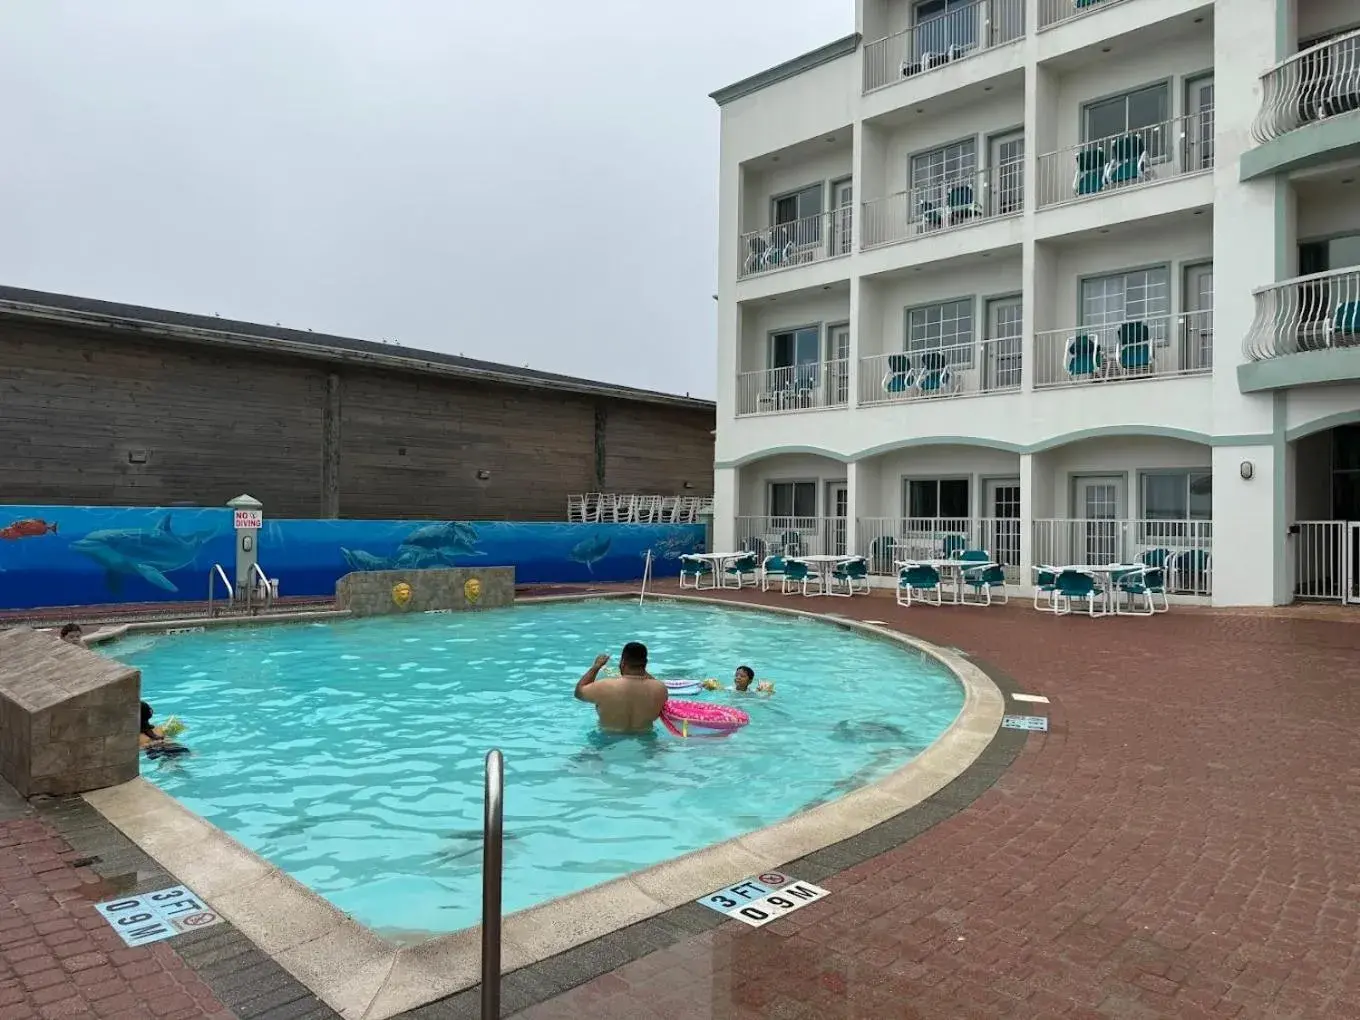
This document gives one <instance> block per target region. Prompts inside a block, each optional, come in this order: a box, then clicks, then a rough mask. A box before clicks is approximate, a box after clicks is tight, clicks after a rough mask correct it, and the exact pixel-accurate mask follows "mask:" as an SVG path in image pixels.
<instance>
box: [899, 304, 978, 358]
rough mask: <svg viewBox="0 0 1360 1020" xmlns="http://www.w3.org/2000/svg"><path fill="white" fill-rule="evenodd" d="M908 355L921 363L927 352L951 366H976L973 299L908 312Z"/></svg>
mask: <svg viewBox="0 0 1360 1020" xmlns="http://www.w3.org/2000/svg"><path fill="white" fill-rule="evenodd" d="M906 318H907V323H906V333H907V336H906V349H907V353H908V354H911V355H913V356H914V357H916V358H917V359H918V360H919V357H920V356H921V355H924V354H926V353H928V352H938V353H939V354H941V355H943V357H944V363H945V364H948V365H962V366H967V365H971V364H972V363H973V336H974V322H973V299H972V298H961V299H960V300H958V301H943V302H941V303H940V304H937V305H923V306H922V307H920V308H908V309H907V312H906ZM925 368H926V370H927V371H929V370H930V366H925Z"/></svg>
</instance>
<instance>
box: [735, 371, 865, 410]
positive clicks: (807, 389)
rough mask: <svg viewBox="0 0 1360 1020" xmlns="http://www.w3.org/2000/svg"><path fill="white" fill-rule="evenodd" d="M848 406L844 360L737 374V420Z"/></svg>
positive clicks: (847, 385) (846, 375)
mask: <svg viewBox="0 0 1360 1020" xmlns="http://www.w3.org/2000/svg"><path fill="white" fill-rule="evenodd" d="M849 403H850V362H849V361H848V360H844V359H842V360H839V361H823V362H809V363H806V364H801V365H789V366H785V367H783V368H764V369H760V370H758V371H755V372H740V373H738V375H737V415H738V417H742V416H746V415H753V414H784V413H789V412H793V411H818V410H824V409H826V408H833V407H846V406H848V405H849Z"/></svg>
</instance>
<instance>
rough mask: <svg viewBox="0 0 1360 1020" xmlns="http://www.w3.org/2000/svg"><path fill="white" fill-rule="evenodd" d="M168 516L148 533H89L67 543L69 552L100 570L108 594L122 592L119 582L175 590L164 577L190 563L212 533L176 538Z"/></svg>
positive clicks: (138, 530)
mask: <svg viewBox="0 0 1360 1020" xmlns="http://www.w3.org/2000/svg"><path fill="white" fill-rule="evenodd" d="M170 518H171V515H170V514H166V515H165V516H164V517H162V518H161V519H160V520H159V521H158V522H157V524H156V526H155V527H154V528H151V529H150V530H148V529H145V528H109V529H106V530H103V531H92V532H90V533H89V534H88V535H86V536H85V537H84V538H80V539H77V540H76V541H74V542H72V543H71V551H72V552H77V553H79V554H80V555H82V556H88V557H89V558H90V559H92V560H94V561H95V562H96V563H98V564H99V565H100V566H101V567H103V568H104V579H105V581H106V583H107V584H108V588H109V591H111V592H114V593H115V594H116V593H118V592H119V591H121V590H122V587H123V579H124V578H125V577H129V576H136V577H140V578H142V580H144V581H146V582H147V583H148V584H153V585H155V586H156V587H157V588H161V589H163V590H164V591H179V588H177V587H176V586H175V583H174V582H173V581H171V580H170V579H169V578H168V577H166V576H165V575H166V574H167V573H169V572H171V571H174V570H180V569H182V568H184V567H187V566H190V565H191V564H193V562H194V560H195V558H197V556H198V551H199V550H200V549H201V548H203V546H204V545H205V544H206V543H207V542H208V541H209V540H210V539H211V538H212V537H213V536H214V535H215V534H216V532H213V531H196V532H191V533H190V534H187V535H177V534H175V532H174V531H173V530H172V528H171V522H170Z"/></svg>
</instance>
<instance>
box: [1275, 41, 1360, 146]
mask: <svg viewBox="0 0 1360 1020" xmlns="http://www.w3.org/2000/svg"><path fill="white" fill-rule="evenodd" d="M1358 109H1360V29H1357V30H1356V31H1354V32H1347V33H1346V34H1345V35H1339V36H1337V37H1336V38H1335V39H1327V40H1325V41H1323V42H1320V43H1318V44H1317V45H1316V46H1310V47H1308V49H1306V50H1303V51H1301V52H1299V53H1295V54H1294V55H1293V56H1292V57H1290V58H1289V59H1288V60H1282V61H1281V62H1280V63H1278V64H1276V65H1275V66H1274V67H1272V68H1271V69H1270V70H1269V71H1267V72H1266V73H1265V74H1263V75H1261V109H1260V112H1259V113H1257V114H1256V119H1255V120H1254V121H1252V125H1251V136H1252V138H1254V139H1256V141H1257V142H1268V141H1270V140H1271V139H1272V138H1279V137H1280V136H1281V135H1283V134H1288V133H1289V132H1290V131H1294V130H1297V129H1298V128H1301V127H1303V126H1304V125H1305V124H1312V123H1314V122H1316V121H1320V120H1325V119H1326V118H1328V117H1335V116H1336V115H1337V114H1341V113H1349V112H1350V111H1352V110H1358Z"/></svg>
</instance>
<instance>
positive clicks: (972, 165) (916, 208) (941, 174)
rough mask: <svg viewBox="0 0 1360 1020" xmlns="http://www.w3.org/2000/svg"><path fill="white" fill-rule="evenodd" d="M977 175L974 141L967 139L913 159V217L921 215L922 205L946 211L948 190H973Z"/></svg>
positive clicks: (975, 141) (923, 153) (975, 140)
mask: <svg viewBox="0 0 1360 1020" xmlns="http://www.w3.org/2000/svg"><path fill="white" fill-rule="evenodd" d="M976 175H977V139H975V138H965V139H964V140H963V141H960V142H953V143H952V144H950V145H942V146H940V147H939V148H938V149H931V150H930V151H929V152H918V153H917V154H916V155H914V156H912V157H911V205H912V208H911V210H910V213H911V215H912V216H915V215H917V214H918V213H919V212H920V210H921V203H923V202H924V203H928V204H929V205H930V206H931V207H933V208H936V209H940V208H944V207H945V206H946V205H947V204H948V202H947V199H948V195H949V189H950V188H952V187H972V186H973V185H974V181H975V178H976ZM974 201H976V196H974ZM968 204H970V205H971V204H972V203H971V202H970V203H968Z"/></svg>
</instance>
